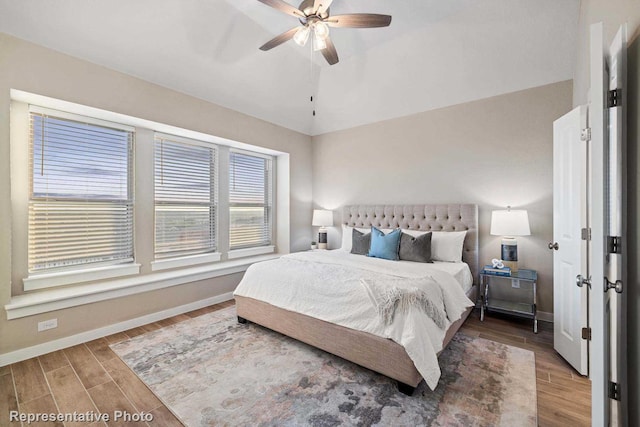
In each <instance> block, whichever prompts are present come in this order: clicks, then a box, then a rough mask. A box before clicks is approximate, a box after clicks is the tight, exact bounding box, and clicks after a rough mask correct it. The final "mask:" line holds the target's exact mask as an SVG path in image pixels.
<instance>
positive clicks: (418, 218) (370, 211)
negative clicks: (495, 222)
mask: <svg viewBox="0 0 640 427" xmlns="http://www.w3.org/2000/svg"><path fill="white" fill-rule="evenodd" d="M342 223H343V224H344V225H348V226H350V227H370V226H375V227H378V228H398V227H399V228H403V229H408V230H424V231H463V230H467V235H466V236H465V239H464V246H463V249H462V260H463V261H464V262H466V263H467V264H468V265H469V268H470V269H471V274H472V275H473V282H474V283H476V284H477V283H478V278H479V276H478V273H479V267H480V265H479V260H478V205H472V204H446V205H445V204H443V205H352V206H345V207H344V208H343V211H342Z"/></svg>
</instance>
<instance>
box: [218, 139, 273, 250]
mask: <svg viewBox="0 0 640 427" xmlns="http://www.w3.org/2000/svg"><path fill="white" fill-rule="evenodd" d="M271 170H272V159H271V158H268V157H264V156H260V155H257V154H256V155H252V154H249V153H245V152H236V151H231V152H230V154H229V226H230V228H229V248H230V249H242V248H251V247H256V246H267V245H271V242H272V223H273V218H272V216H273V208H272V205H273V200H272V171H271Z"/></svg>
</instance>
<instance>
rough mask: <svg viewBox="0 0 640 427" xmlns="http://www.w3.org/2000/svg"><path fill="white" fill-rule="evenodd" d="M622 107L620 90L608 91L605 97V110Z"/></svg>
mask: <svg viewBox="0 0 640 427" xmlns="http://www.w3.org/2000/svg"><path fill="white" fill-rule="evenodd" d="M621 105H622V89H614V90H610V91H609V93H608V95H607V108H613V107H619V106H621Z"/></svg>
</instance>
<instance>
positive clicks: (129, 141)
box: [28, 107, 133, 273]
mask: <svg viewBox="0 0 640 427" xmlns="http://www.w3.org/2000/svg"><path fill="white" fill-rule="evenodd" d="M30 122H31V123H30V125H31V126H30V146H29V148H30V171H29V175H30V199H29V233H28V234H29V242H28V251H29V256H28V259H29V272H31V273H33V272H46V271H51V270H57V269H61V268H62V269H64V268H69V267H73V268H78V267H84V266H95V265H97V264H112V263H123V262H131V261H133V197H132V150H133V130H132V129H130V128H128V127H126V126H120V125H117V124H111V123H108V122H100V121H98V120H94V119H90V118H84V117H82V116H75V115H73V116H72V115H69V114H66V113H59V114H57V113H55V112H48V111H45V110H40V109H38V108H36V107H32V110H31V113H30Z"/></svg>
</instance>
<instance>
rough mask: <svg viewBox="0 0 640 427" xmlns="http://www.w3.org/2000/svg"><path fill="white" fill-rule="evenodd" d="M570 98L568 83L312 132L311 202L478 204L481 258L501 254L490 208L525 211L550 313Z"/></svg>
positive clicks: (524, 242)
mask: <svg viewBox="0 0 640 427" xmlns="http://www.w3.org/2000/svg"><path fill="white" fill-rule="evenodd" d="M571 101H572V84H571V81H566V82H560V83H555V84H551V85H547V86H542V87H538V88H534V89H529V90H525V91H521V92H515V93H511V94H507V95H501V96H497V97H493V98H487V99H484V100H480V101H475V102H470V103H466V104H460V105H456V106H453V107H448V108H443V109H439V110H433V111H428V112H424V113H420V114H415V115H411V116H407V117H403V118H399V119H393V120H388V121H383V122H378V123H374V124H371V125H366V126H362V127H358V128H354V129H349V130H345V131H339V132H332V133H328V134H324V135H320V136H316V137H313V139H312V141H313V165H314V166H313V167H314V175H313V195H314V204H315V205H316V206H318V207H321V208H325V209H334V210H336V211H339V208H340V207H342V206H344V205H347V204H357V203H362V204H369V203H370V204H396V203H407V204H411V203H418V204H420V203H458V202H460V203H462V202H464V203H477V204H478V205H479V208H480V263H481V264H482V263H487V262H489V261H490V260H491V259H492V258H495V257H499V254H500V237H497V236H490V235H489V225H490V217H491V210H492V209H499V208H505V207H506V206H507V205H511V206H513V207H517V208H524V209H527V210H528V211H529V218H530V223H531V233H532V235H531V236H530V237H521V238H519V239H518V242H519V249H518V251H519V258H520V263H519V265H520V266H522V267H527V268H533V269H536V270H538V273H539V288H538V289H539V307H538V308H539V310H541V311H546V312H552V311H553V300H552V296H553V284H552V254H551V252H550V251H549V249H547V243H548V242H550V241H551V239H552V237H553V236H552V191H553V185H552V168H553V164H552V147H553V141H552V138H553V133H552V124H553V121H554V120H555V119H556V118H558V117H560V116H562V115H563V114H565V113H566V112H568V111H569V110H570V109H571ZM338 231H339V228H338V227H335V228H333V229H331V230H330V233H329V247H330V248H336V247H338V246H339V245H340V240H339V239H340V236H339V232H338Z"/></svg>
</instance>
